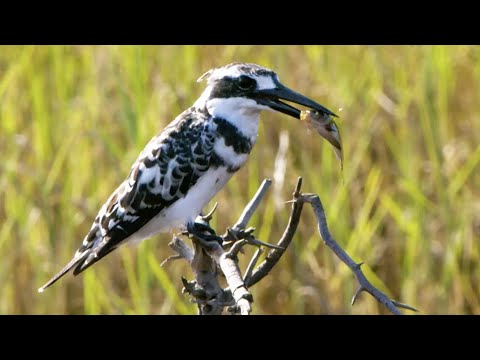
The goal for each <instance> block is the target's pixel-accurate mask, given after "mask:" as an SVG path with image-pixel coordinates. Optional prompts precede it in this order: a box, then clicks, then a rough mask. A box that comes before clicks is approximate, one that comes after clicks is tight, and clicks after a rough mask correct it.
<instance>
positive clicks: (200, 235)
mask: <svg viewBox="0 0 480 360" xmlns="http://www.w3.org/2000/svg"><path fill="white" fill-rule="evenodd" d="M185 235H191V236H193V238H194V239H195V240H196V241H198V242H199V243H200V244H201V245H202V246H203V247H205V248H207V249H212V248H214V247H216V246H218V244H220V245H222V243H223V241H222V238H221V237H220V236H217V234H216V233H215V230H213V229H212V228H211V227H210V226H209V225H208V224H207V223H205V222H199V221H195V222H189V223H188V224H187V231H186V232H185Z"/></svg>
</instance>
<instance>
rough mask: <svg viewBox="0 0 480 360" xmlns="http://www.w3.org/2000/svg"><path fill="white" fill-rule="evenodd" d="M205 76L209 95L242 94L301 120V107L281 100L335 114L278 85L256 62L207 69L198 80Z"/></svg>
mask: <svg viewBox="0 0 480 360" xmlns="http://www.w3.org/2000/svg"><path fill="white" fill-rule="evenodd" d="M205 78H208V84H209V85H211V86H212V92H211V93H210V94H209V95H210V97H211V98H228V97H242V98H246V99H250V100H255V102H256V103H257V104H258V105H260V106H264V107H266V108H268V109H272V110H275V111H279V112H282V113H284V114H287V115H290V116H292V117H294V118H297V119H300V110H299V109H297V108H295V107H293V106H291V105H288V104H286V103H285V102H283V101H289V102H292V103H295V104H299V105H303V106H306V107H307V108H310V109H313V110H316V111H318V112H319V113H320V114H324V115H329V116H335V117H336V116H337V115H335V114H334V113H333V112H331V111H330V110H328V109H327V108H325V107H324V106H322V105H320V104H319V103H317V102H315V101H313V100H312V99H309V98H308V97H306V96H304V95H302V94H299V93H298V92H296V91H293V90H292V89H289V88H288V87H286V86H284V85H283V84H281V83H280V81H279V80H278V76H277V74H276V73H275V72H273V71H272V70H270V69H267V68H264V67H261V66H259V65H256V64H247V63H232V64H229V65H226V66H224V67H222V68H218V69H212V70H210V71H208V72H207V73H205V74H204V75H203V76H202V77H200V79H198V81H201V80H203V79H205ZM282 100H283V101H282Z"/></svg>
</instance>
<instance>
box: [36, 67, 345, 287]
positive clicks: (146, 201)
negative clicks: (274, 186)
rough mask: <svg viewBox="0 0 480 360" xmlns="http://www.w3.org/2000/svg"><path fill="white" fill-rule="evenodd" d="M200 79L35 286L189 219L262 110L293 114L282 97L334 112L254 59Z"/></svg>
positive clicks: (247, 140) (217, 185) (253, 132)
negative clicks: (54, 269)
mask: <svg viewBox="0 0 480 360" xmlns="http://www.w3.org/2000/svg"><path fill="white" fill-rule="evenodd" d="M202 80H207V86H206V88H205V90H204V91H203V93H202V94H201V95H200V97H199V98H198V100H197V101H196V102H195V103H194V104H193V106H192V107H190V108H189V109H187V110H185V111H184V112H183V113H181V114H180V115H178V116H177V117H176V119H175V120H173V122H171V123H170V124H169V125H168V126H167V127H166V128H165V129H164V130H163V131H162V132H160V133H159V134H158V135H157V136H155V137H154V138H153V139H152V140H151V141H150V142H149V143H148V144H147V146H146V147H145V148H144V149H143V151H142V152H141V153H140V155H139V157H138V158H137V160H136V161H135V162H134V163H133V165H132V167H131V169H130V173H129V175H128V177H127V178H126V179H125V181H124V182H123V183H122V184H121V185H120V186H119V187H118V188H117V189H116V190H115V191H114V192H113V193H112V194H111V195H110V197H109V198H108V200H107V201H106V203H105V204H104V205H103V206H102V208H101V209H100V211H99V212H98V215H97V216H96V218H95V221H94V222H93V225H92V227H91V229H90V231H89V232H88V234H87V236H86V237H85V239H84V240H83V242H82V244H81V246H80V247H79V249H78V250H77V252H76V253H75V255H74V256H73V258H72V260H70V262H69V263H68V264H67V265H66V266H65V267H64V268H63V269H62V270H61V271H60V272H59V273H58V274H56V275H55V276H54V277H53V278H52V279H50V280H49V281H48V282H47V283H46V284H45V285H43V286H42V287H41V288H40V289H38V291H39V292H43V291H44V290H45V289H46V288H47V287H49V286H50V285H52V284H53V283H54V282H56V281H57V280H58V279H60V278H61V277H62V276H63V275H65V274H66V273H67V272H68V271H69V270H71V269H72V268H75V269H74V270H73V274H74V275H77V274H79V273H81V272H82V271H84V270H85V269H87V268H88V267H90V266H91V265H93V264H94V263H96V262H97V261H98V260H100V259H101V258H103V257H104V256H106V255H107V254H109V253H110V252H111V251H113V250H115V249H116V248H118V247H119V246H120V245H122V244H125V243H127V242H129V243H138V242H140V241H141V240H143V239H146V238H149V237H151V236H153V235H154V234H157V233H160V232H169V231H171V230H172V228H182V227H183V228H184V227H186V226H188V225H191V224H192V223H193V222H194V220H195V218H196V217H197V216H198V215H199V214H200V212H201V211H202V208H203V207H204V206H205V205H206V204H207V203H208V202H209V201H210V200H211V199H212V197H213V196H214V195H215V194H216V193H217V192H218V191H219V190H220V189H222V187H223V186H224V185H225V183H226V182H227V181H228V180H229V179H230V177H231V176H232V175H233V174H234V173H235V172H236V171H237V170H239V169H240V168H241V167H242V165H243V164H244V163H245V161H246V160H247V157H248V154H249V153H250V152H251V151H252V148H253V146H254V144H255V142H256V139H257V136H258V122H259V115H260V112H261V111H262V110H272V111H273V110H274V111H279V112H282V113H285V114H287V115H290V116H292V117H294V118H297V119H299V118H300V111H299V110H298V109H296V108H294V107H292V106H290V105H287V104H286V103H284V102H282V101H281V100H287V101H290V102H293V103H297V104H300V105H304V106H306V107H308V108H311V109H314V110H317V111H318V112H320V113H321V114H323V115H325V116H336V115H335V114H334V113H332V112H331V111H330V110H328V109H326V108H325V107H323V106H322V105H320V104H318V103H316V102H314V101H312V100H310V99H309V98H307V97H305V96H303V95H301V94H299V93H297V92H295V91H293V90H290V89H288V88H287V87H285V86H284V85H282V84H281V83H280V82H279V79H278V76H277V74H276V73H275V72H273V71H272V70H270V69H267V68H264V67H261V66H259V65H256V64H247V63H232V64H229V65H226V66H224V67H221V68H216V69H211V70H209V71H208V72H206V73H205V74H204V75H202V76H201V77H200V78H199V79H198V82H200V81H202Z"/></svg>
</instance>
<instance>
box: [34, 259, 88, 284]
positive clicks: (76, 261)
mask: <svg viewBox="0 0 480 360" xmlns="http://www.w3.org/2000/svg"><path fill="white" fill-rule="evenodd" d="M88 253H89V251H84V252H83V253H80V254H76V255H75V256H74V257H73V259H72V260H70V262H69V263H68V264H67V265H65V267H64V268H63V269H62V270H60V271H59V272H58V273H57V274H56V275H55V276H54V277H52V278H51V279H50V280H48V281H47V283H46V284H45V285H43V286H42V287H41V288H39V289H38V292H39V293H42V292H44V291H45V289H46V288H48V287H49V286H51V285H53V284H54V283H55V282H57V280H59V279H60V278H61V277H62V276H63V275H65V274H66V273H67V272H68V271H69V270H70V269H72V268H73V267H74V266H75V265H77V264H78V263H80V262H82V261H83V260H84V259H85V258H86V257H87V256H88Z"/></svg>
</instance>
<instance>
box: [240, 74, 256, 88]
mask: <svg viewBox="0 0 480 360" xmlns="http://www.w3.org/2000/svg"><path fill="white" fill-rule="evenodd" d="M236 85H237V86H238V87H239V88H240V89H242V90H250V89H253V88H255V86H257V82H256V81H255V80H254V79H252V78H251V77H249V76H247V75H240V76H239V77H238V79H237V81H236Z"/></svg>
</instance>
